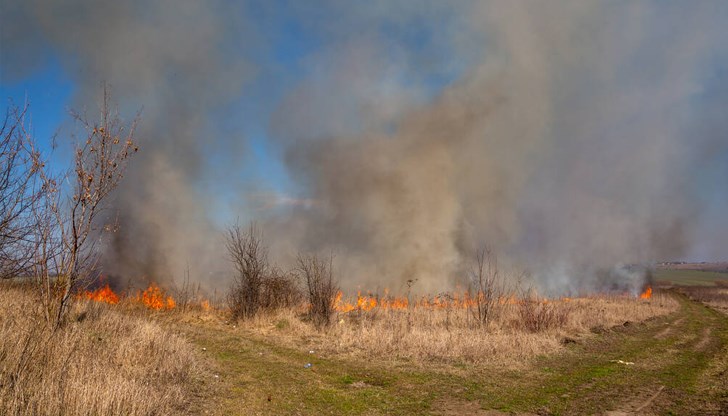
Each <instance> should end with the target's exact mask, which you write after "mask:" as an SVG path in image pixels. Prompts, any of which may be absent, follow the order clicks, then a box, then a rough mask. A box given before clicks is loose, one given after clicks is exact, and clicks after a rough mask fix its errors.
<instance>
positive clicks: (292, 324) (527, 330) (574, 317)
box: [242, 293, 679, 366]
mask: <svg viewBox="0 0 728 416" xmlns="http://www.w3.org/2000/svg"><path fill="white" fill-rule="evenodd" d="M523 305H524V304H523V303H521V302H520V301H519V302H515V303H513V304H505V305H498V306H497V308H498V309H499V310H498V311H496V312H497V313H494V314H493V316H494V317H495V318H494V319H492V320H491V321H490V322H489V323H488V325H485V326H484V325H482V324H481V322H480V321H479V320H478V317H477V314H475V313H474V312H475V311H474V310H473V309H464V308H421V307H414V308H412V307H411V308H409V309H405V310H397V309H380V308H373V309H371V310H369V311H362V310H355V311H351V312H348V313H344V314H342V313H339V314H338V315H337V317H336V322H334V324H333V325H332V326H331V327H329V328H328V329H327V330H326V331H323V332H321V331H316V329H315V328H314V327H313V326H312V325H309V324H307V323H306V322H303V321H301V319H300V312H297V311H295V310H292V309H287V310H282V311H278V312H276V313H274V314H269V315H261V316H258V317H256V319H253V320H250V321H247V322H243V323H242V325H243V328H244V329H248V330H254V331H257V332H258V333H260V334H263V335H264V336H268V337H271V338H275V340H276V341H279V342H284V343H286V344H288V345H289V346H291V347H296V348H304V349H308V348H311V349H316V350H318V351H321V352H324V353H330V354H344V355H346V354H349V355H353V356H356V357H364V358H368V359H374V358H377V359H385V360H386V359H391V358H397V359H407V360H413V361H428V362H431V361H445V362H470V363H484V364H498V365H509V366H518V365H522V364H526V363H527V362H528V360H529V359H531V358H533V357H535V356H537V355H541V354H550V353H554V352H558V351H559V350H560V349H561V348H563V343H564V341H565V339H567V338H577V339H578V338H580V337H589V336H593V335H592V331H593V330H595V329H597V328H600V329H605V328H609V327H613V326H616V325H621V324H623V323H624V322H626V321H631V322H636V321H644V320H646V319H649V318H652V317H655V316H660V315H665V314H668V313H671V312H673V311H676V310H677V309H678V308H679V303H678V302H677V301H676V300H675V299H673V298H672V297H670V296H667V295H663V294H661V293H657V294H655V295H654V296H653V298H652V299H650V300H640V299H634V298H631V297H626V296H594V297H588V298H577V299H569V300H556V301H550V302H548V303H546V304H543V303H541V304H537V305H534V306H535V307H536V308H539V310H543V311H545V313H546V314H547V315H548V316H550V317H547V318H545V319H546V321H542V322H541V324H540V325H539V326H537V327H534V326H532V325H531V324H530V323H529V321H528V319H530V318H529V317H528V316H525V315H524V312H523V308H524V306H523ZM529 308H530V306H529ZM536 313H538V311H536Z"/></svg>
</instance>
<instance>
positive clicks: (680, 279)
mask: <svg viewBox="0 0 728 416" xmlns="http://www.w3.org/2000/svg"><path fill="white" fill-rule="evenodd" d="M653 275H654V278H655V280H657V281H658V282H665V283H669V284H673V285H681V286H715V285H716V283H717V282H724V283H726V284H728V273H719V272H709V271H700V270H674V269H658V270H655V271H654V274H653Z"/></svg>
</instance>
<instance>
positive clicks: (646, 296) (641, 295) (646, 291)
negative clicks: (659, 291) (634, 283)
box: [640, 286, 652, 299]
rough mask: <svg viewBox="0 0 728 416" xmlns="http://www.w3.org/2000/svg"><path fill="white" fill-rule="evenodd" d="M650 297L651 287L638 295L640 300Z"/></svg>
mask: <svg viewBox="0 0 728 416" xmlns="http://www.w3.org/2000/svg"><path fill="white" fill-rule="evenodd" d="M651 297H652V286H647V288H645V291H644V292H642V294H640V299H649V298H651Z"/></svg>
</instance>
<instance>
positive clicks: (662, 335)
mask: <svg viewBox="0 0 728 416" xmlns="http://www.w3.org/2000/svg"><path fill="white" fill-rule="evenodd" d="M683 322H685V318H684V317H683V318H680V319H678V320H677V321H674V322H670V323H669V324H668V325H667V328H665V329H663V330H662V331H660V332H658V333H657V334H655V339H665V338H667V337H668V336H670V335H672V334H673V333H674V332H675V327H678V326H680V325H682V323H683Z"/></svg>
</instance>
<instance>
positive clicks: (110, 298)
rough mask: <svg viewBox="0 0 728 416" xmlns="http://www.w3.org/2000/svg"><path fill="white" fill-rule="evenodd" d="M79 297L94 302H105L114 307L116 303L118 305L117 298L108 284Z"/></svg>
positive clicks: (85, 292)
mask: <svg viewBox="0 0 728 416" xmlns="http://www.w3.org/2000/svg"><path fill="white" fill-rule="evenodd" d="M80 297H82V298H85V299H89V300H93V301H96V302H105V303H109V304H112V305H116V304H117V303H119V296H118V295H117V294H116V293H114V291H113V290H112V289H111V287H109V284H108V283H107V284H106V286H103V287H100V288H98V289H96V290H92V291H88V290H87V291H84V292H83V293H81V294H80Z"/></svg>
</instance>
